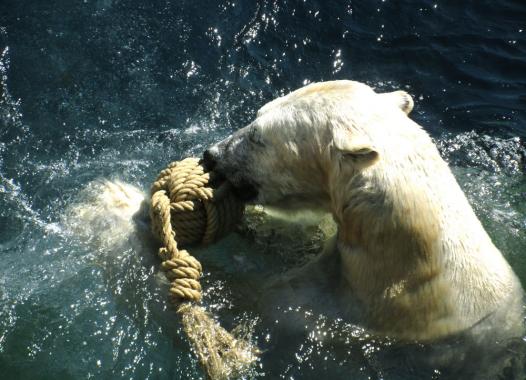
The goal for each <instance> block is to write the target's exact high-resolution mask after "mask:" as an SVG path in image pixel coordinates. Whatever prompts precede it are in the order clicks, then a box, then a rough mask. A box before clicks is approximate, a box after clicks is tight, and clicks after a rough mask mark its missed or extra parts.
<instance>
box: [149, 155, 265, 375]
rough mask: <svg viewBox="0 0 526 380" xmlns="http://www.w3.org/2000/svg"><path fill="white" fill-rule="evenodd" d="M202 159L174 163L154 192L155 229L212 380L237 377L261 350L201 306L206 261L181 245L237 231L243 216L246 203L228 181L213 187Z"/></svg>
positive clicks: (174, 288)
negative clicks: (203, 261)
mask: <svg viewBox="0 0 526 380" xmlns="http://www.w3.org/2000/svg"><path fill="white" fill-rule="evenodd" d="M210 182H214V174H213V173H207V172H205V170H204V169H203V167H202V166H201V165H199V161H198V159H196V158H186V159H184V160H182V161H179V162H173V163H171V164H170V165H168V167H167V168H166V169H164V170H162V171H161V173H160V174H159V176H158V177H157V179H156V181H155V182H154V184H153V185H152V189H151V194H152V198H151V209H150V217H151V221H152V231H153V233H154V235H155V236H156V237H157V238H158V239H159V240H160V242H161V248H159V252H158V254H159V257H160V258H161V260H162V264H161V268H162V270H163V271H164V272H165V275H166V277H167V278H168V280H169V281H170V283H171V286H170V294H171V296H172V298H173V299H174V301H175V302H176V303H177V304H179V306H178V309H177V312H178V313H179V314H180V315H181V316H182V323H183V328H184V330H185V332H186V334H187V335H188V337H189V339H190V341H191V342H192V344H193V347H194V350H195V352H196V354H197V356H198V357H199V360H200V361H201V364H202V365H203V366H204V369H205V371H206V373H207V375H208V377H209V378H211V379H226V378H230V377H231V376H236V374H239V373H240V372H241V371H243V370H245V369H246V368H247V367H249V366H251V365H252V364H253V362H254V361H255V360H256V355H257V353H258V350H257V348H255V347H253V346H252V345H251V344H250V343H248V342H245V341H243V340H241V339H235V338H234V337H233V336H232V335H231V334H230V333H229V332H228V331H226V330H224V329H223V328H222V327H221V326H219V324H217V322H215V321H214V320H213V318H212V317H211V316H210V315H209V313H207V312H206V311H204V309H203V308H202V307H199V306H197V304H196V303H197V302H199V301H200V300H201V297H202V289H201V284H200V283H199V278H200V277H201V275H202V273H203V269H202V267H201V263H200V262H199V261H198V260H197V259H196V258H195V257H193V256H192V255H190V253H189V252H188V251H186V250H184V249H179V247H178V243H179V244H194V243H202V244H208V243H211V242H213V241H215V240H217V239H219V238H220V237H222V236H223V235H225V234H226V233H227V232H229V231H231V230H232V228H233V226H234V225H235V223H237V221H238V220H239V219H240V218H241V215H242V213H243V204H242V203H240V202H239V201H238V200H237V199H236V198H235V197H234V196H233V194H232V192H231V191H230V185H229V183H228V182H224V183H222V184H221V185H219V186H218V187H211V186H210Z"/></svg>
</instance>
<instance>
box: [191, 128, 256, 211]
mask: <svg viewBox="0 0 526 380" xmlns="http://www.w3.org/2000/svg"><path fill="white" fill-rule="evenodd" d="M234 140H238V139H236V138H235V136H230V137H228V138H226V139H225V140H222V141H220V142H218V143H217V144H214V145H212V146H210V147H209V148H208V149H206V150H205V151H204V153H203V159H202V160H201V163H202V165H203V166H204V167H205V169H206V170H213V171H214V173H215V174H216V176H218V177H220V178H222V179H226V180H227V181H228V182H230V183H231V184H232V186H233V188H234V193H235V194H236V196H237V197H238V198H240V199H241V200H243V201H245V202H250V201H253V200H255V199H256V198H257V196H258V185H257V184H256V183H255V182H254V181H253V179H252V178H249V177H248V175H249V173H250V170H249V169H248V165H247V163H246V152H245V149H242V148H241V146H242V143H241V144H240V142H239V141H234Z"/></svg>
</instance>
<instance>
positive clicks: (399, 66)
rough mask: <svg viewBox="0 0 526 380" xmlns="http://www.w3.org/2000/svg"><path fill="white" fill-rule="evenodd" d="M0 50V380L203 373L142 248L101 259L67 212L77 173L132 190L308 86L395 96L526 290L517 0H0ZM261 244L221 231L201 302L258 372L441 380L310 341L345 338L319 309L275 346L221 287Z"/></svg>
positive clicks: (523, 92) (259, 266)
mask: <svg viewBox="0 0 526 380" xmlns="http://www.w3.org/2000/svg"><path fill="white" fill-rule="evenodd" d="M0 54H1V56H0V90H1V97H0V378H2V379H18V378H33V379H56V378H61V379H68V378H71V379H78V378H97V379H98V378H112V379H113V378H134V379H145V378H149V379H168V378H170V379H193V378H199V377H200V376H202V375H201V372H200V370H199V368H198V366H197V365H196V362H195V360H194V358H193V356H192V355H191V353H190V352H189V347H188V344H187V343H186V341H185V339H184V338H183V336H182V334H181V331H180V330H179V327H178V324H177V322H176V321H175V320H174V318H173V315H172V314H171V313H170V311H169V309H168V308H167V303H166V300H165V289H164V288H162V287H161V286H160V285H159V280H158V276H157V275H156V274H155V273H156V270H155V268H156V267H157V264H158V263H157V261H156V260H155V258H154V257H153V255H151V256H150V255H149V253H150V252H151V250H148V249H142V248H144V247H141V242H142V237H141V236H136V237H131V238H130V239H131V240H132V241H131V242H129V243H133V244H124V245H123V246H121V247H119V248H118V249H114V250H110V251H108V250H107V249H103V248H100V247H99V246H98V245H97V244H95V243H96V241H95V242H94V241H93V240H96V238H95V237H91V240H90V238H87V237H86V236H85V235H82V234H79V233H75V232H72V229H71V228H70V226H68V224H67V223H66V221H67V218H65V217H64V215H65V213H66V212H67V210H69V209H71V207H74V205H75V204H77V203H79V202H81V200H82V196H81V195H79V194H82V189H85V188H86V187H87V186H88V184H89V183H91V182H92V181H93V180H96V179H100V178H110V179H120V180H122V181H124V182H128V183H131V184H134V185H136V186H138V187H139V188H142V189H147V188H148V187H149V184H150V182H151V181H152V180H153V179H154V177H155V175H156V173H157V172H158V170H159V169H161V168H162V167H163V166H164V165H165V164H166V163H167V162H169V161H171V160H174V159H179V158H182V157H185V156H188V155H192V154H200V152H201V151H202V150H203V149H204V147H206V146H207V145H209V144H210V143H212V142H214V141H216V140H219V139H222V138H224V137H225V136H227V135H228V134H230V133H231V132H232V131H234V130H236V129H238V128H240V127H242V126H243V125H245V124H246V123H247V122H248V121H250V120H251V119H252V118H253V117H254V115H255V112H256V111H257V109H258V108H259V107H260V106H262V105H263V104H264V103H265V102H266V101H268V100H271V99H272V98H274V97H276V96H278V95H281V94H284V93H287V92H289V91H290V90H292V89H295V88H297V87H299V86H301V85H303V84H305V83H308V82H312V81H319V80H329V79H342V78H348V79H355V80H360V81H363V82H366V83H368V84H370V85H371V86H374V87H376V88H377V89H379V90H382V91H390V90H395V89H400V88H402V89H405V90H406V91H408V92H409V93H411V94H412V96H413V97H414V99H415V102H416V108H415V111H414V113H413V118H414V119H415V120H416V121H417V122H419V123H420V124H422V125H423V126H424V128H425V129H426V130H427V131H429V133H430V134H431V135H432V136H433V137H434V138H435V139H436V141H437V144H438V145H439V147H440V150H441V152H442V153H443V155H444V157H445V158H446V159H448V161H449V162H450V163H451V165H452V167H453V169H454V172H455V174H456V175H457V178H458V180H459V182H460V183H461V185H462V187H463V188H464V189H465V191H466V193H467V195H468V197H469V199H470V201H471V202H472V204H473V206H474V208H475V210H476V212H477V214H478V215H479V217H480V218H481V220H482V221H483V223H484V225H485V226H486V228H487V229H488V231H489V233H490V235H491V236H492V238H493V239H494V241H495V243H496V244H497V246H498V247H499V248H500V249H501V250H502V252H503V253H504V255H505V256H506V257H507V259H508V260H509V261H510V263H511V264H512V266H513V267H514V269H515V271H516V272H517V273H518V275H519V276H520V278H521V280H522V281H523V283H524V284H526V257H525V254H526V177H525V174H524V173H525V171H526V164H525V162H526V149H525V140H524V139H525V138H526V5H525V3H524V2H522V1H518V0H517V1H468V2H453V1H447V2H446V1H438V0H437V1H434V2H433V1H427V0H426V1H418V2H417V1H391V0H383V1H382V0H379V1H285V0H283V1H271V0H260V1H200V0H194V1H185V0H180V1H175V0H173V1H169V0H151V1H138V0H121V1H119V0H49V1H38V0H0ZM77 232H78V231H77ZM145 244H146V243H145ZM94 247H99V248H94ZM227 248H235V253H231V252H232V251H231V250H230V249H227ZM260 251H261V250H260V249H259V248H258V247H254V246H252V245H251V244H250V243H248V242H245V241H243V239H242V238H241V237H239V236H237V237H236V236H234V237H231V238H230V239H229V240H227V241H226V242H225V243H223V244H222V245H220V246H218V247H215V248H213V249H211V250H210V251H209V252H204V253H203V255H204V260H203V264H204V265H205V268H207V269H208V270H209V271H210V274H208V276H207V277H206V279H205V283H206V286H207V287H208V289H209V290H208V294H207V296H206V299H205V302H206V303H207V305H208V307H209V308H210V309H211V310H213V311H214V312H215V313H216V314H217V315H218V316H219V318H220V319H221V321H222V322H223V323H224V324H225V325H226V326H227V327H231V326H232V325H233V324H235V323H236V322H239V321H244V322H246V323H248V324H253V325H254V338H255V339H256V341H257V342H258V344H260V346H262V347H264V348H267V349H268V351H267V353H266V354H265V355H264V356H263V359H262V361H261V367H260V368H259V369H258V371H259V372H260V373H262V374H265V375H266V378H287V379H288V378H294V379H310V378H319V377H320V376H324V377H326V378H329V379H333V378H334V379H336V378H341V379H348V378H353V379H366V378H385V379H408V378H415V379H419V378H427V377H426V376H435V377H437V378H440V377H439V375H436V374H435V375H429V374H427V373H426V374H422V373H419V372H418V371H417V370H413V369H412V368H407V367H403V368H402V366H401V367H399V368H396V367H395V368H387V369H386V368H385V366H382V363H381V361H380V362H379V360H381V359H380V354H379V353H381V351H382V349H383V348H382V346H381V345H375V344H374V343H370V342H369V343H367V344H359V343H356V342H355V343H349V344H348V345H344V346H343V347H341V346H340V347H334V346H331V345H328V344H326V343H324V341H323V340H320V339H318V338H317V335H316V331H317V330H316V329H318V330H320V331H322V330H323V331H332V332H333V333H334V334H336V335H338V334H339V335H342V336H350V335H352V334H353V332H355V331H354V330H353V329H352V328H350V327H349V326H347V325H345V324H344V323H342V322H339V321H333V320H326V319H324V317H323V316H319V315H314V316H312V318H311V319H312V321H313V322H312V323H313V326H314V328H313V330H312V331H311V332H312V334H309V333H308V332H307V333H306V334H305V337H304V339H303V340H301V339H299V340H296V341H294V340H293V341H287V342H284V341H282V340H280V337H279V336H275V335H274V330H273V327H272V326H271V325H268V324H262V323H258V317H259V316H258V315H257V312H256V311H255V310H252V309H251V308H250V307H248V306H247V305H246V304H244V303H243V302H242V301H241V300H240V297H239V296H236V294H235V292H234V290H235V289H239V288H243V287H244V286H245V287H246V285H245V284H244V283H243V282H242V281H241V280H239V279H238V280H236V279H235V278H234V277H235V275H236V274H238V273H242V274H244V275H246V276H250V275H251V273H265V272H270V271H272V270H274V269H275V268H279V267H280V262H279V260H277V261H276V260H274V259H269V258H268V257H262V255H261V254H260ZM258 252H259V253H258ZM233 262H234V263H237V264H235V265H234V266H233V267H232V263H233ZM229 268H230V269H229ZM232 268H233V269H232ZM301 312H302V313H303V311H301ZM346 334H347V335H346Z"/></svg>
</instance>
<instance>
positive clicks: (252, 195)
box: [231, 181, 259, 203]
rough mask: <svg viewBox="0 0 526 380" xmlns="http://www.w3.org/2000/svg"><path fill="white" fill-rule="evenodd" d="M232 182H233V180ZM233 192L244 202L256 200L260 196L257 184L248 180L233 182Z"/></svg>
mask: <svg viewBox="0 0 526 380" xmlns="http://www.w3.org/2000/svg"><path fill="white" fill-rule="evenodd" d="M231 183H232V182H231ZM232 187H233V193H234V194H235V196H236V197H237V198H239V199H240V200H242V201H243V202H247V203H250V202H254V201H255V200H256V199H257V198H258V194H259V192H258V189H257V187H256V186H255V185H253V184H251V183H248V182H246V181H241V182H239V183H236V184H234V183H232Z"/></svg>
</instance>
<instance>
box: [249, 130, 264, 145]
mask: <svg viewBox="0 0 526 380" xmlns="http://www.w3.org/2000/svg"><path fill="white" fill-rule="evenodd" d="M248 139H249V141H250V142H251V143H253V144H255V145H259V146H265V143H264V142H263V138H262V137H261V132H260V131H259V130H258V129H257V128H256V127H252V128H250V130H249V132H248Z"/></svg>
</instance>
